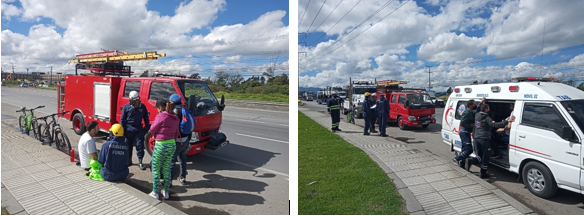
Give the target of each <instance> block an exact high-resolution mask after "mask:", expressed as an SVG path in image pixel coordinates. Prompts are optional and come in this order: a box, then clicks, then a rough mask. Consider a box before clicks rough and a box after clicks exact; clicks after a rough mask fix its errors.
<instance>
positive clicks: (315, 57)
mask: <svg viewBox="0 0 584 216" xmlns="http://www.w3.org/2000/svg"><path fill="white" fill-rule="evenodd" d="M410 1H411V0H408V1H406V2H405V3H403V4H402V5H400V6H398V7H397V8H396V9H395V10H393V11H392V12H391V13H389V14H387V15H385V16H384V17H383V18H381V19H379V20H378V21H377V22H375V23H373V24H371V25H369V27H367V28H366V29H365V30H363V31H362V32H361V33H359V34H357V35H356V36H355V37H353V38H351V39H349V40H348V41H347V42H345V43H344V44H341V45H340V46H338V47H337V48H335V49H333V50H331V51H330V52H328V53H326V54H325V55H328V54H330V53H332V52H334V51H335V50H337V49H339V48H341V47H342V46H343V45H345V44H347V43H349V42H351V41H352V40H354V39H355V38H357V37H359V36H360V35H361V34H363V33H364V32H365V31H367V30H369V29H370V28H371V27H373V26H375V25H376V24H377V23H379V22H381V21H382V20H383V19H385V18H387V17H388V16H389V15H391V14H393V13H394V12H396V11H397V10H399V9H400V8H401V7H403V6H404V5H406V4H407V3H408V2H410ZM355 29H357V28H355ZM336 42H338V40H337V41H335V43H336ZM331 46H332V45H331ZM331 46H329V47H331ZM321 53H324V52H319V54H317V55H315V56H314V57H312V58H311V59H309V60H307V61H305V63H307V62H308V61H310V60H313V59H317V57H318V56H319V55H321ZM320 58H322V57H320ZM320 58H318V59H320Z"/></svg>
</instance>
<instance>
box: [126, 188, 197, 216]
mask: <svg viewBox="0 0 584 216" xmlns="http://www.w3.org/2000/svg"><path fill="white" fill-rule="evenodd" d="M116 187H118V188H119V189H121V190H123V191H125V192H127V193H129V194H131V195H133V196H135V197H136V198H138V199H140V200H142V201H144V202H146V203H148V204H150V205H152V206H154V207H156V208H157V209H159V210H160V211H162V212H164V213H166V214H168V215H187V214H186V213H184V212H182V211H180V210H178V209H176V208H175V207H172V206H170V205H168V204H166V203H164V202H161V201H160V200H155V199H154V198H152V197H150V196H149V195H148V194H145V193H143V192H142V191H140V190H138V189H136V188H133V187H132V186H130V185H128V184H126V183H117V184H116Z"/></svg>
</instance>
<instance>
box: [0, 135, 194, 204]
mask: <svg viewBox="0 0 584 216" xmlns="http://www.w3.org/2000/svg"><path fill="white" fill-rule="evenodd" d="M1 138H2V140H1V141H2V154H1V156H2V157H1V158H2V161H1V164H2V181H1V182H2V196H3V197H2V198H3V201H4V196H5V195H4V193H5V191H4V190H7V191H8V192H9V194H7V196H8V197H12V198H13V199H14V200H10V202H7V203H11V204H13V203H14V205H15V206H8V210H9V213H10V214H41V215H54V214H59V215H62V214H81V215H84V214H99V215H145V214H148V215H166V214H170V215H176V214H184V213H183V212H181V211H179V210H177V209H175V208H173V207H170V206H169V205H167V204H165V203H162V202H160V201H159V200H155V199H153V198H151V197H149V196H148V195H147V194H144V193H142V192H140V191H138V190H136V189H133V188H131V187H127V186H125V183H121V182H120V183H112V182H106V181H94V180H90V179H89V177H87V176H85V171H84V170H83V169H82V168H81V167H78V166H77V165H75V163H72V162H70V161H69V160H70V159H69V156H68V155H67V154H65V153H63V152H61V151H59V150H57V149H54V148H52V147H50V146H47V145H41V144H40V142H38V141H36V140H35V139H34V138H32V137H29V136H26V135H25V134H21V133H19V132H17V131H16V129H13V128H11V127H10V126H9V125H7V124H2V130H1ZM75 144H76V143H75ZM3 204H4V203H3ZM18 205H20V206H18ZM3 206H4V205H3ZM11 209H18V210H15V211H17V212H10V210H11Z"/></svg>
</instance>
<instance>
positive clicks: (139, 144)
mask: <svg viewBox="0 0 584 216" xmlns="http://www.w3.org/2000/svg"><path fill="white" fill-rule="evenodd" d="M129 97H130V102H128V103H127V104H126V105H124V107H123V108H122V117H121V119H120V123H121V125H122V128H123V129H124V131H125V133H124V137H126V143H127V144H128V149H129V150H130V153H129V154H128V158H129V160H128V166H131V165H132V150H133V146H134V145H136V156H137V157H138V166H139V167H140V169H141V170H145V169H146V168H145V167H144V165H143V164H142V158H144V132H145V131H148V130H150V119H149V117H148V110H147V109H146V105H144V104H143V103H142V102H140V96H138V92H136V91H132V92H130V95H129ZM142 121H144V126H142Z"/></svg>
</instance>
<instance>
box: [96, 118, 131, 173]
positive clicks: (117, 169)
mask: <svg viewBox="0 0 584 216" xmlns="http://www.w3.org/2000/svg"><path fill="white" fill-rule="evenodd" d="M109 133H110V137H109V138H108V141H107V142H105V143H104V144H103V145H102V146H101V152H100V154H99V157H98V159H97V161H98V162H99V163H100V164H103V167H102V168H101V170H100V173H101V176H102V177H103V179H104V180H106V181H122V180H124V179H125V178H126V177H127V176H128V174H129V173H130V171H129V170H128V166H127V163H128V159H129V158H128V154H129V151H128V145H126V140H125V138H124V128H122V126H121V125H119V124H114V125H113V126H112V127H111V128H110V130H109Z"/></svg>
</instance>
